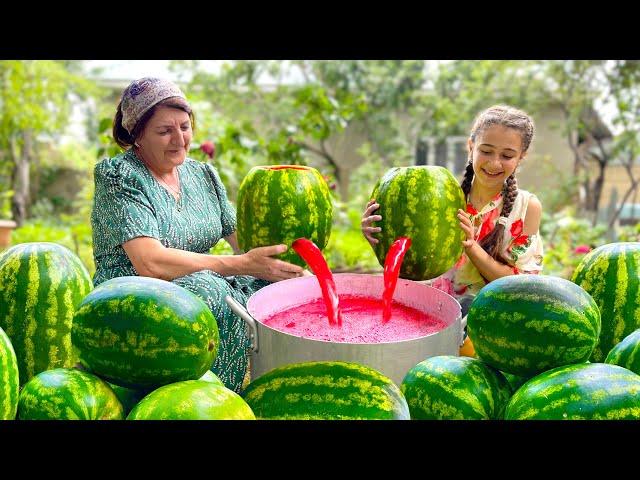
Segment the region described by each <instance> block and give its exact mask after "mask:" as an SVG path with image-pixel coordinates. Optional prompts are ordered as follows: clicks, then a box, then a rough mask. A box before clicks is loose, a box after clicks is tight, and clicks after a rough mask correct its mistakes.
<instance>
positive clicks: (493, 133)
mask: <svg viewBox="0 0 640 480" xmlns="http://www.w3.org/2000/svg"><path fill="white" fill-rule="evenodd" d="M533 131H534V126H533V121H532V120H531V118H530V117H529V116H528V115H527V114H526V113H524V112H523V111H521V110H517V109H515V108H513V107H509V106H502V105H496V106H493V107H490V108H488V109H487V110H485V111H483V112H481V113H480V114H479V115H478V117H477V118H476V120H475V122H474V124H473V127H472V128H471V134H470V136H469V139H468V141H467V144H468V149H469V163H468V164H467V167H466V169H465V173H464V177H463V180H462V183H461V187H462V190H463V192H464V194H465V196H466V200H467V207H466V211H463V210H458V219H459V220H460V228H462V230H463V231H464V233H465V240H463V242H462V245H463V247H464V251H463V254H462V255H461V257H460V259H459V260H458V261H457V262H456V264H455V265H454V266H453V267H452V268H451V269H450V270H449V271H448V272H446V273H444V274H442V275H441V276H440V277H438V278H436V279H434V280H432V281H431V282H430V283H431V285H432V286H433V287H436V288H439V289H441V290H444V291H445V292H447V293H449V294H451V295H453V296H454V297H456V298H457V299H458V301H459V302H460V304H461V306H462V315H463V316H464V315H466V313H467V310H468V308H469V304H470V303H471V300H472V299H473V297H474V296H475V295H476V294H477V293H478V291H479V290H480V289H481V288H482V287H484V286H485V285H486V284H487V283H489V282H491V281H493V280H495V279H496V278H500V277H504V276H506V275H515V274H520V273H539V272H540V271H541V270H542V254H543V250H542V240H541V238H540V233H539V227H540V217H541V215H542V205H541V204H540V201H539V200H538V198H537V197H536V196H535V195H534V194H532V193H529V192H527V191H526V190H521V189H518V185H517V182H516V176H515V175H516V169H517V168H518V166H519V165H520V162H522V160H523V159H524V158H525V156H526V155H527V151H528V149H529V146H530V145H531V140H532V139H533ZM379 206H380V205H379V204H377V203H376V202H375V199H372V200H371V201H370V202H369V203H367V207H366V209H365V212H364V214H363V217H362V223H361V228H362V233H363V234H364V236H365V238H366V239H367V240H368V241H369V243H370V244H371V245H372V246H373V245H374V244H375V243H377V242H378V240H377V239H376V238H374V237H373V234H374V233H377V232H380V231H381V229H380V228H379V227H372V226H371V224H372V223H373V222H374V221H379V220H381V219H382V217H381V216H380V215H374V214H373V212H374V211H375V210H377V209H378V208H379Z"/></svg>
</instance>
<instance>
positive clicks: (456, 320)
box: [246, 273, 462, 347]
mask: <svg viewBox="0 0 640 480" xmlns="http://www.w3.org/2000/svg"><path fill="white" fill-rule="evenodd" d="M333 276H334V278H337V277H340V278H346V277H354V278H364V277H368V278H370V277H383V275H382V274H364V273H336V274H334V275H333ZM309 278H312V277H298V278H290V279H288V280H282V281H280V282H274V283H272V284H270V285H267V286H266V287H263V288H261V289H260V290H258V291H257V292H255V293H254V294H253V295H251V296H250V297H249V299H248V300H247V303H246V305H247V306H246V309H247V312H249V315H251V317H252V318H253V319H254V320H255V322H256V324H257V325H258V329H260V328H266V329H268V330H269V331H272V332H275V333H277V334H281V335H286V336H289V337H291V338H293V339H296V341H305V342H316V343H320V344H331V345H348V346H350V347H352V346H360V345H361V346H367V347H370V346H372V345H396V344H400V343H409V342H416V341H420V340H423V339H426V338H430V337H434V336H436V335H438V334H441V333H443V332H446V331H447V330H449V329H452V328H456V326H458V325H460V322H461V320H462V309H461V307H460V303H459V302H458V301H457V300H456V299H455V298H454V297H453V296H451V295H449V294H448V293H447V292H444V291H442V290H440V289H437V288H435V287H432V286H430V285H426V284H424V283H420V282H416V281H414V280H408V279H404V278H398V285H397V286H399V285H400V282H411V283H413V284H416V285H420V288H425V289H428V290H430V291H434V290H435V291H437V293H438V295H443V296H444V297H443V298H449V299H451V300H452V301H453V302H455V303H456V304H457V305H458V312H457V314H456V316H455V317H454V318H453V320H452V321H451V322H450V323H449V324H448V325H447V326H446V327H445V328H442V329H440V330H438V331H436V332H432V333H429V334H427V335H422V336H419V337H413V338H407V339H400V340H394V341H386V342H375V343H366V342H339V341H330V340H320V339H315V338H307V337H301V336H299V335H293V334H291V333H287V332H283V331H281V330H277V329H275V328H273V327H270V326H269V325H265V324H264V323H263V322H262V319H259V318H256V317H255V316H254V312H252V306H253V305H252V300H255V297H256V295H257V294H258V293H260V292H261V291H263V290H264V289H265V288H269V287H272V286H274V285H278V286H283V285H285V284H286V283H287V282H296V283H300V281H301V280H304V281H307V282H308V281H309ZM336 283H337V282H336ZM405 285H406V284H405ZM397 286H396V288H397ZM285 287H286V285H285ZM366 298H369V297H366ZM399 303H400V304H401V305H405V304H404V303H402V302H399ZM300 305H302V303H297V304H295V305H293V304H292V305H290V306H288V307H287V308H294V307H297V306H300ZM407 306H409V307H410V308H415V307H412V306H410V305H407ZM423 313H424V312H423ZM442 320H443V321H445V322H448V320H447V319H442ZM330 328H331V327H330Z"/></svg>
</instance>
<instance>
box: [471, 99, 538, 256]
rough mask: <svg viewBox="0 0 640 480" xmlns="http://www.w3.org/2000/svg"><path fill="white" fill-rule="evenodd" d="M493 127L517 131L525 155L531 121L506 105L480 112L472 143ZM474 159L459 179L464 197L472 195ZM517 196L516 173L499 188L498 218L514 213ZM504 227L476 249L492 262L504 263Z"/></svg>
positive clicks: (492, 233)
mask: <svg viewBox="0 0 640 480" xmlns="http://www.w3.org/2000/svg"><path fill="white" fill-rule="evenodd" d="M492 125H501V126H503V127H507V128H512V129H514V130H517V131H518V132H519V133H520V135H521V137H522V152H523V153H524V152H526V151H527V149H528V148H529V146H530V145H531V141H532V140H533V133H534V125H533V120H532V119H531V117H530V116H529V115H527V114H526V113H525V112H523V111H522V110H518V109H516V108H513V107H509V106H506V105H494V106H493V107H489V108H488V109H486V110H484V111H483V112H481V113H480V114H479V115H478V116H477V117H476V119H475V121H474V122H473V127H471V135H470V138H471V141H472V142H475V141H476V138H477V136H478V134H479V133H481V132H483V131H485V130H486V129H487V128H488V127H490V126H492ZM473 175H474V172H473V157H472V154H471V153H469V162H468V163H467V167H466V169H465V172H464V176H463V178H462V183H461V184H460V186H461V187H462V191H463V192H464V195H465V197H467V196H468V195H469V192H470V191H471V181H472V180H473ZM517 196H518V182H517V181H516V177H515V172H513V173H512V174H511V175H509V177H508V178H507V179H506V180H505V182H504V186H503V188H502V210H501V211H500V216H501V217H508V216H509V214H510V213H511V210H512V209H513V203H514V202H515V199H516V197H517ZM505 228H506V227H505V226H504V225H502V224H500V223H498V224H496V226H495V228H494V229H493V230H492V231H491V232H490V233H489V234H488V235H487V236H486V237H484V238H483V239H482V240H481V241H480V242H479V245H480V246H481V247H482V248H483V249H484V250H485V251H486V252H487V253H488V254H489V255H490V256H491V257H492V258H494V259H495V260H497V261H499V262H502V263H505V264H506V263H507V262H506V259H504V258H502V255H501V253H500V239H501V238H502V235H503V233H504V229H505Z"/></svg>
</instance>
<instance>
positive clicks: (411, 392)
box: [400, 355, 511, 420]
mask: <svg viewBox="0 0 640 480" xmlns="http://www.w3.org/2000/svg"><path fill="white" fill-rule="evenodd" d="M400 389H401V391H402V393H403V394H404V396H405V398H406V399H407V404H408V405H409V411H410V412H411V418H412V419H413V420H490V419H498V418H502V413H503V410H504V407H505V405H506V404H507V401H508V400H509V398H510V397H511V387H510V386H509V383H508V382H507V380H506V379H505V378H504V376H503V375H502V374H501V373H500V372H499V371H498V370H495V369H494V368H492V367H490V366H489V365H487V364H486V363H484V362H483V361H482V360H478V359H476V358H470V357H457V356H453V355H439V356H436V357H430V358H427V359H426V360H424V361H422V362H420V363H418V364H417V365H416V366H414V367H413V368H412V369H411V370H409V371H408V372H407V375H406V376H405V377H404V380H403V381H402V385H401V386H400Z"/></svg>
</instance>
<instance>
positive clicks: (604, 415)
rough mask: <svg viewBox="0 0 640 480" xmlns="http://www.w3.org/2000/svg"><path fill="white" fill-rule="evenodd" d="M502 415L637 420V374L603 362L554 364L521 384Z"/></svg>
mask: <svg viewBox="0 0 640 480" xmlns="http://www.w3.org/2000/svg"><path fill="white" fill-rule="evenodd" d="M505 419H506V420H638V419H640V375H636V374H635V373H633V372H631V371H630V370H627V369H626V368H622V367H620V366H618V365H609V364H605V363H583V364H577V365H564V366H562V367H557V368H554V369H551V370H549V371H547V372H544V373H542V374H540V375H537V376H535V377H533V378H532V379H530V380H529V381H528V382H526V383H525V384H524V385H522V386H521V387H520V388H519V389H518V391H517V392H516V393H515V394H514V395H513V397H511V400H509V403H508V404H507V408H506V410H505Z"/></svg>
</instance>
